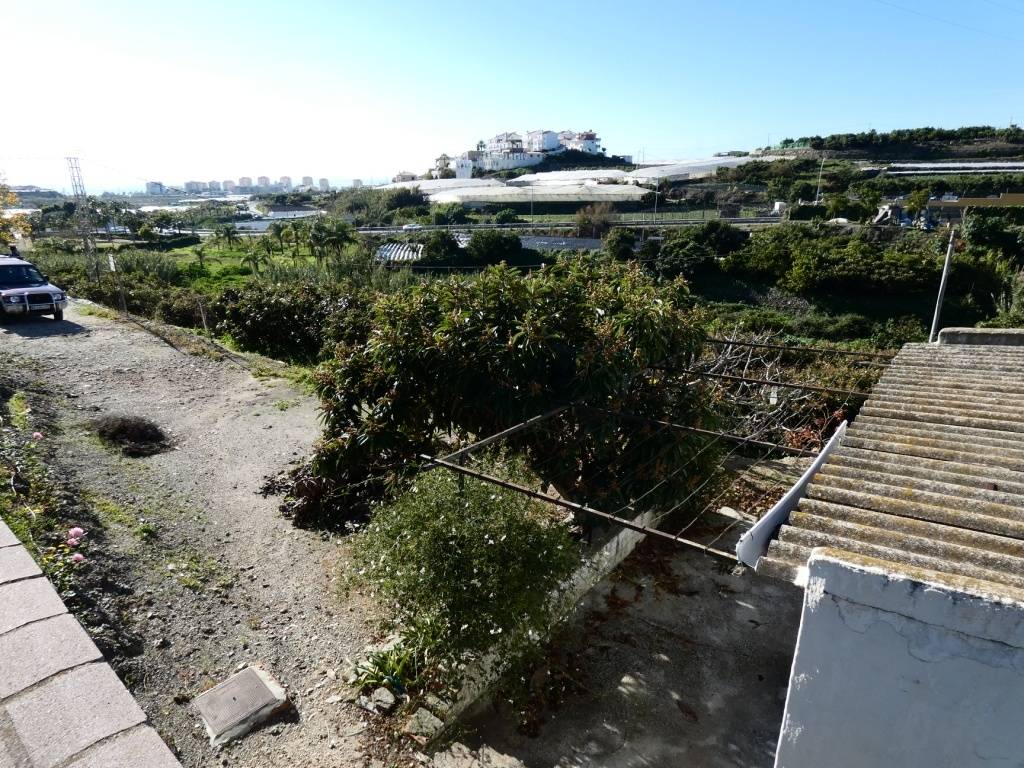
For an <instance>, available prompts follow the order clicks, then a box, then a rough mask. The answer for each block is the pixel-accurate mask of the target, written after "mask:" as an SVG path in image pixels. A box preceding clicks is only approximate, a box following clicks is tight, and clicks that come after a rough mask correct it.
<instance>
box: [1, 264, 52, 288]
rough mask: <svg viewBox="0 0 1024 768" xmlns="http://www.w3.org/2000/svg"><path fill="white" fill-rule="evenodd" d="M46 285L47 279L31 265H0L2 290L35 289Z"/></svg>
mask: <svg viewBox="0 0 1024 768" xmlns="http://www.w3.org/2000/svg"><path fill="white" fill-rule="evenodd" d="M40 285H46V278H44V277H43V276H42V274H41V273H40V272H39V270H38V269H36V268H35V267H33V266H32V265H31V264H2V265H0V288H35V287H37V286H40Z"/></svg>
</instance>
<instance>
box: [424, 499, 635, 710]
mask: <svg viewBox="0 0 1024 768" xmlns="http://www.w3.org/2000/svg"><path fill="white" fill-rule="evenodd" d="M653 520H654V513H653V512H647V513H644V514H642V515H639V516H638V517H636V518H635V519H634V520H633V521H632V522H633V523H634V524H635V525H650V524H651V523H652V521H653ZM644 537H645V534H643V533H640V532H639V531H634V530H631V529H629V528H623V529H621V530H619V531H617V532H615V533H614V534H613V535H612V536H611V538H610V539H609V540H608V541H607V542H605V544H604V545H602V546H601V547H600V548H598V549H597V550H595V551H594V552H592V553H591V554H590V555H589V556H588V557H587V558H586V559H585V560H584V561H583V563H582V564H581V565H580V567H579V568H577V569H576V571H575V572H574V573H573V574H572V576H570V577H569V579H568V580H567V581H566V583H565V584H564V585H563V586H562V587H561V588H560V589H559V590H558V591H557V592H556V593H555V594H554V595H552V600H553V601H555V606H554V614H555V616H556V617H557V618H556V621H561V620H562V619H564V618H565V617H566V616H567V615H568V614H569V613H570V612H572V611H573V610H574V609H575V607H576V606H577V605H578V604H579V602H580V600H581V599H582V598H583V596H584V595H585V594H586V593H587V592H589V591H590V590H591V589H593V588H594V586H595V585H596V584H597V583H598V582H599V581H601V579H603V578H604V577H605V576H607V575H608V574H609V573H611V572H612V571H613V570H614V569H615V568H616V567H617V566H618V565H619V564H620V563H621V562H622V561H623V560H625V559H626V558H627V557H628V556H629V555H630V553H631V552H632V551H633V550H634V549H635V548H636V546H637V544H639V543H640V542H641V541H643V539H644ZM513 642H514V641H513ZM513 661H514V658H510V656H509V653H508V652H507V648H506V647H505V646H500V647H498V648H495V649H494V650H492V651H491V652H490V653H488V654H487V655H486V656H484V658H483V659H481V660H480V661H479V662H478V663H477V664H475V665H473V666H471V667H470V668H469V669H467V670H466V677H465V681H464V682H463V684H462V687H461V689H460V690H459V692H458V694H457V695H456V697H455V701H454V703H453V704H452V705H451V706H450V708H448V709H447V711H446V712H444V713H443V720H444V724H445V728H447V727H448V726H450V725H451V724H453V723H454V722H455V721H456V720H458V718H460V717H461V716H463V715H465V714H466V713H468V712H470V711H472V710H473V708H474V707H475V706H476V705H478V704H479V703H480V701H481V700H482V698H483V697H484V696H485V695H486V694H487V692H488V691H489V690H490V688H491V686H493V685H494V684H495V683H496V682H497V681H498V680H499V679H500V678H501V675H502V674H504V672H505V670H506V669H507V668H508V666H509V664H511V663H512V662H513Z"/></svg>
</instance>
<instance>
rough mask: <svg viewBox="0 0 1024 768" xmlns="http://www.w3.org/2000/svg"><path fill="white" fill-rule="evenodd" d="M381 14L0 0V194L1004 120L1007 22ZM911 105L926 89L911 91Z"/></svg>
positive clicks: (855, 13)
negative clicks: (26, 188) (494, 151)
mask: <svg viewBox="0 0 1024 768" xmlns="http://www.w3.org/2000/svg"><path fill="white" fill-rule="evenodd" d="M923 8H925V6H924V5H922V4H915V3H913V2H911V0H893V2H888V0H886V1H885V2H882V0H872V2H868V3H853V2H841V3H827V4H825V3H821V2H814V1H813V0H782V2H778V3H772V4H765V3H754V2H740V1H738V0H725V1H723V2H717V1H716V2H696V0H686V1H682V0H680V1H673V2H648V3H640V4H628V5H627V4H621V3H613V2H593V1H589V2H582V1H573V2H556V3H546V4H539V3H538V4H531V3H517V4H515V5H514V6H512V7H509V6H495V5H487V4H481V3H476V2H437V3H421V2H414V1H412V0H392V1H391V2H385V3H344V2H309V1H299V2H293V3H279V2H273V3H271V2H262V1H261V0H249V1H248V2H245V3H241V2H218V3H209V2H198V1H197V0H181V1H180V2H175V3H153V2H145V3H143V2H127V1H125V0H98V2H95V3H80V2H70V0H58V1H55V2H27V1H26V0H15V2H13V3H12V2H11V1H10V0H7V2H6V3H4V4H3V10H2V11H0V17H2V27H3V29H4V35H3V53H4V69H5V74H6V78H5V79H6V80H7V81H8V83H9V85H10V84H15V83H16V86H15V87H13V88H10V89H9V90H8V93H7V99H6V102H7V110H6V115H5V116H4V118H3V119H2V120H0V173H2V174H3V175H5V176H6V178H7V181H8V182H10V183H13V184H38V185H41V186H47V187H53V188H56V189H66V188H67V187H68V180H67V173H66V167H65V163H64V159H63V158H64V157H65V156H66V155H77V156H80V157H81V159H82V169H83V173H84V176H85V180H86V184H87V186H88V188H89V189H90V190H91V191H100V190H104V189H109V190H130V189H138V188H140V187H141V186H142V184H143V182H144V181H146V180H161V181H164V182H165V183H168V184H172V183H173V184H180V183H181V182H183V181H185V180H187V179H200V180H207V179H228V178H232V179H234V178H238V177H240V176H250V177H253V178H255V177H257V176H261V175H266V176H268V177H271V178H277V177H280V176H282V175H288V176H291V177H292V178H294V179H298V178H301V177H302V176H306V175H308V176H312V177H314V178H319V177H321V176H324V177H327V178H329V179H330V180H331V182H332V183H341V182H344V181H346V180H349V179H352V178H362V179H364V180H366V181H371V180H381V179H384V178H385V177H390V176H391V175H393V174H394V173H396V172H397V171H399V170H402V169H408V170H410V171H413V172H416V173H422V172H423V171H424V169H426V168H428V167H429V166H431V165H432V163H433V159H434V158H435V157H436V156H437V155H438V154H440V153H441V152H449V153H455V152H461V151H464V150H466V149H469V148H471V147H472V146H474V145H475V144H476V142H477V141H478V140H480V139H484V138H487V137H489V136H492V135H494V134H495V133H498V132H499V131H504V130H516V131H525V130H529V129H536V128H551V129H554V130H562V129H574V130H582V129H588V128H593V129H595V130H597V131H598V132H599V133H600V135H601V137H602V139H603V144H604V146H605V147H606V148H607V150H608V151H609V152H611V153H617V154H632V155H633V156H634V157H636V158H637V159H641V158H643V159H648V160H668V159H680V158H694V157H702V156H707V155H709V154H711V153H713V152H715V151H720V150H730V149H750V148H752V147H757V146H763V145H765V144H767V143H768V142H769V141H778V140H779V139H782V138H784V137H787V136H792V137H797V136H802V135H809V134H827V133H834V132H842V131H863V130H868V129H870V128H875V129H878V130H887V129H892V128H901V127H913V126H920V125H939V126H945V127H956V126H960V125H964V124H992V125H1007V124H1009V123H1010V122H1011V121H1012V120H1015V119H1019V118H1020V117H1021V114H1022V112H1024V109H1022V105H1021V97H1022V95H1024V84H1022V81H1021V78H1020V77H1019V74H1020V72H1019V70H1020V67H1019V52H1020V50H1021V46H1022V45H1024V41H1022V40H1021V39H1019V38H1021V37H1024V33H1021V32H1019V30H1021V27H1022V23H1024V5H1021V4H1019V3H1017V2H1016V1H1015V0H1002V2H998V3H997V2H994V1H993V2H987V0H986V1H985V2H977V3H971V4H970V7H969V12H965V11H967V10H968V9H967V7H966V6H965V4H963V3H958V2H953V0H941V1H940V2H932V3H928V4H927V11H926V12H925V11H922V10H920V9H923ZM925 86H927V87H925Z"/></svg>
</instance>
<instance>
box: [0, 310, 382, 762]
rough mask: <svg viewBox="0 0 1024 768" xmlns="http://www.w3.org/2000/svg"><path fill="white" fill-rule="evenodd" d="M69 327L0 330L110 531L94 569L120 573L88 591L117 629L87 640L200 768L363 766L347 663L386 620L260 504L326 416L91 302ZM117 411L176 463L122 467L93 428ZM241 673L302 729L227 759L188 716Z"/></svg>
mask: <svg viewBox="0 0 1024 768" xmlns="http://www.w3.org/2000/svg"><path fill="white" fill-rule="evenodd" d="M86 311H88V310H86ZM65 317H66V320H65V321H64V322H62V323H57V322H54V321H53V320H51V319H50V318H39V319H30V320H26V321H16V322H12V323H9V324H8V325H6V326H3V327H0V364H4V363H6V364H8V365H11V366H12V368H13V369H15V371H16V372H20V371H24V372H25V373H26V376H30V384H31V389H33V391H37V392H46V393H47V396H48V397H49V399H50V401H51V402H50V407H49V410H50V411H52V413H53V416H52V418H53V419H54V421H53V422H52V425H51V426H52V429H50V430H49V432H48V434H47V435H46V438H45V439H46V440H47V441H49V442H48V453H49V454H50V455H51V456H54V457H55V459H56V461H57V468H58V469H59V471H60V473H61V474H62V475H63V476H64V477H66V478H67V480H68V482H69V483H70V486H71V487H73V488H76V489H77V492H78V493H81V494H82V496H83V498H85V499H87V500H88V502H89V503H90V504H91V505H92V506H93V507H94V509H97V510H98V514H99V515H100V517H101V518H103V517H105V518H108V519H107V534H106V536H105V537H104V539H103V541H104V546H105V547H109V549H110V551H109V552H107V553H103V554H104V555H106V556H105V557H104V556H101V553H97V557H95V558H91V559H90V561H91V562H94V563H95V565H94V567H95V568H103V567H104V565H103V564H104V563H109V564H111V565H110V567H111V571H110V573H108V574H106V575H105V576H104V578H99V579H97V578H94V579H91V580H90V581H91V582H92V583H97V582H98V583H101V584H103V588H102V590H100V591H99V594H96V595H94V596H93V597H94V598H95V600H96V602H97V603H98V604H100V605H101V606H102V609H103V610H102V612H101V614H102V615H103V616H105V617H107V619H106V621H107V623H102V624H100V625H99V626H96V625H95V624H91V625H90V626H89V630H90V632H91V633H93V634H94V636H95V637H96V638H97V642H98V643H99V644H100V645H101V648H104V650H105V651H109V653H110V655H113V656H115V658H111V661H112V663H113V664H114V666H115V668H116V669H117V670H118V672H119V674H121V676H122V678H123V679H124V680H125V681H126V683H127V684H128V686H129V688H130V689H131V690H132V692H133V693H134V694H135V696H136V697H137V698H138V700H139V703H140V704H141V705H142V707H143V709H145V711H146V712H147V713H148V715H149V716H150V718H151V720H152V722H153V724H154V725H155V726H156V728H157V729H158V730H159V731H160V733H161V735H162V736H163V737H164V739H165V740H166V741H167V742H168V744H170V745H171V746H172V747H173V748H175V749H176V750H177V752H178V754H179V756H180V759H181V761H182V763H183V765H185V766H186V767H187V768H198V767H199V766H215V765H237V766H251V767H252V768H263V767H264V766H295V767H299V768H301V767H302V766H310V767H312V766H317V767H318V768H321V767H323V768H332V767H334V766H362V765H365V764H366V762H367V758H366V757H365V756H364V755H365V754H367V751H366V747H367V746H368V745H367V744H366V743H365V742H364V739H365V738H366V734H365V733H363V731H364V728H365V724H364V722H363V721H362V719H361V718H360V716H359V711H358V710H357V709H355V707H354V706H353V705H351V704H349V703H346V702H344V701H337V700H336V699H335V698H333V697H336V696H338V695H341V694H342V693H343V691H342V688H343V684H342V683H341V681H340V679H337V678H340V677H341V667H342V664H343V660H344V659H345V658H346V657H356V656H358V654H359V651H360V649H361V648H363V647H364V646H365V645H366V644H367V643H368V642H369V641H370V639H371V637H370V629H371V627H370V623H371V621H372V618H371V617H372V614H373V611H372V606H368V605H365V604H361V603H360V602H359V598H357V597H342V596H341V595H339V593H338V590H337V585H336V583H335V581H336V578H337V572H338V562H339V559H341V558H342V557H344V551H345V544H344V542H342V541H341V540H340V539H332V537H331V536H328V535H324V534H321V533H317V532H310V531H302V530H298V529H295V528H294V527H293V526H292V525H291V524H290V523H289V522H288V521H287V520H284V519H283V518H282V517H281V516H280V514H279V513H278V511H277V500H276V499H274V498H264V497H263V496H261V495H260V494H259V492H258V491H259V489H260V487H261V485H262V483H263V481H264V478H265V477H267V476H269V475H273V474H276V473H277V472H279V471H281V470H283V469H286V468H287V467H288V466H289V464H290V463H292V462H294V461H297V460H299V459H300V458H301V457H302V456H304V455H305V454H306V453H308V452H309V450H310V447H311V445H312V443H313V441H314V440H315V439H316V436H317V435H318V434H319V425H318V422H317V413H316V409H315V401H314V400H313V399H312V398H310V397H308V396H306V395H304V394H302V393H300V392H297V391H296V390H295V389H294V388H292V387H291V386H290V385H289V384H288V383H287V382H284V381H282V380H279V379H274V380H263V381H261V380H257V379H255V378H253V376H252V375H250V373H249V372H248V371H247V370H246V369H244V368H243V367H241V366H240V365H238V364H237V363H235V362H232V361H231V360H230V359H227V358H225V359H220V360H217V359H211V358H210V357H208V356H202V355H194V354H192V355H190V354H185V353H183V352H180V351H178V350H177V349H175V348H174V347H172V346H170V345H169V344H167V343H165V342H164V341H162V340H161V339H159V338H157V337H155V336H153V335H151V334H149V333H147V332H146V331H144V330H142V329H140V328H138V327H137V326H135V325H132V324H128V323H123V322H119V321H114V320H110V319H106V318H103V317H100V316H96V315H91V314H89V315H87V314H86V313H85V312H84V311H83V306H82V305H77V304H76V305H74V306H72V308H70V309H69V311H68V312H67V313H66V315H65ZM104 413H109V414H131V415H137V416H143V417H147V418H149V419H152V420H153V421H154V422H156V423H157V424H158V425H159V426H160V427H161V428H162V429H163V430H164V431H165V432H166V433H167V434H168V435H169V437H170V441H171V446H172V447H171V449H170V450H168V451H166V452H163V453H159V454H157V455H154V456H150V457H147V458H125V457H123V456H121V455H120V453H119V452H117V451H114V450H111V449H110V448H108V447H106V446H104V445H102V444H101V443H100V442H99V441H98V439H97V438H96V437H95V435H94V433H93V432H92V431H91V430H90V429H89V423H90V421H91V419H92V418H95V417H96V416H97V415H100V414H104ZM138 518H143V519H144V520H146V521H149V522H150V524H151V525H152V526H153V528H154V529H155V532H156V535H155V538H152V539H150V538H148V537H146V536H143V535H140V534H139V532H138V530H136V523H137V519H138ZM113 564H117V568H114V567H113ZM110 617H114V618H110ZM84 618H85V621H86V623H87V624H90V622H89V618H88V617H84ZM243 663H258V664H261V665H263V666H264V667H265V668H266V669H267V670H268V671H270V672H271V673H272V674H273V675H275V676H276V677H277V678H278V679H279V680H280V681H281V682H282V683H283V684H284V685H286V686H287V688H288V690H289V691H290V693H291V696H292V697H293V699H294V702H295V705H296V708H297V714H295V715H293V716H291V717H290V718H286V719H283V720H280V721H278V722H276V723H272V724H269V725H268V726H267V727H264V728H263V729H261V730H259V731H257V732H255V733H253V734H251V735H249V736H248V737H246V738H245V739H243V740H242V741H240V742H237V743H235V744H234V745H230V746H229V747H227V748H226V749H224V750H221V751H217V752H215V751H214V750H213V749H212V748H211V747H210V746H209V744H208V741H207V738H206V735H205V732H204V730H203V728H202V726H201V724H200V722H199V719H198V716H197V715H196V713H195V711H194V709H193V708H192V707H191V706H189V702H190V701H191V699H192V698H194V697H195V696H196V695H197V694H199V693H201V692H202V691H203V690H205V689H207V688H209V687H210V686H212V685H213V684H215V683H217V682H219V681H221V680H223V679H224V678H226V677H227V676H228V675H229V674H231V673H232V672H233V671H234V670H235V669H236V668H238V667H239V665H241V664H243ZM328 699H331V701H330V702H328Z"/></svg>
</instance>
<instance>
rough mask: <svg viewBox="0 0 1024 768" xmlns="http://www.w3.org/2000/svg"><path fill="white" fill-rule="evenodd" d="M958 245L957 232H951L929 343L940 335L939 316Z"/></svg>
mask: <svg viewBox="0 0 1024 768" xmlns="http://www.w3.org/2000/svg"><path fill="white" fill-rule="evenodd" d="M955 243H956V230H955V229H950V230H949V246H948V247H947V248H946V261H945V262H944V263H943V265H942V279H941V280H939V296H938V298H937V299H936V300H935V315H934V316H933V317H932V331H931V333H929V334H928V343H933V342H934V341H935V340H936V338H937V337H938V335H939V314H940V313H941V312H942V300H943V299H944V298H945V297H946V281H947V280H948V279H949V264H950V262H951V261H952V260H953V245H954V244H955Z"/></svg>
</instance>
